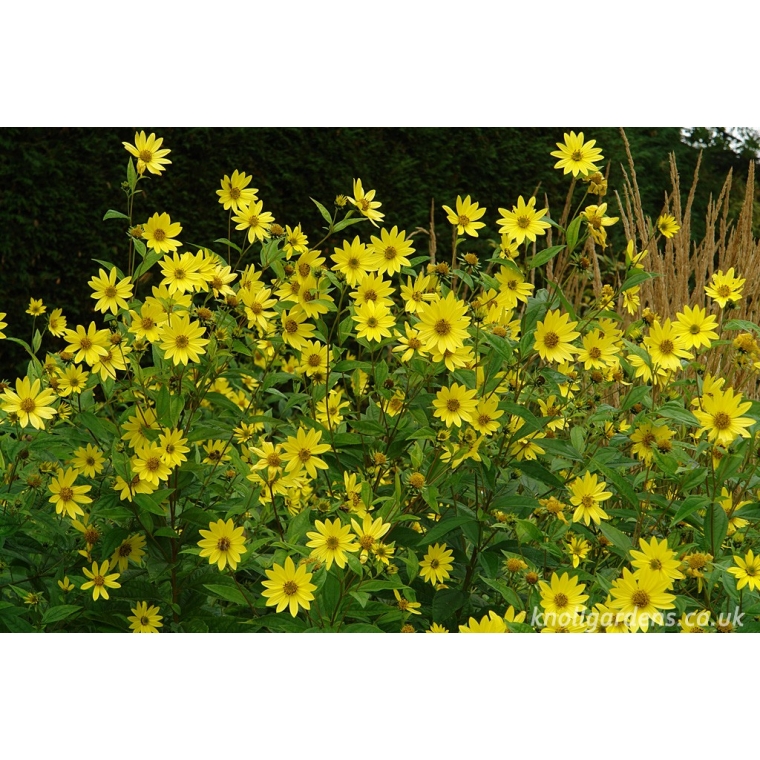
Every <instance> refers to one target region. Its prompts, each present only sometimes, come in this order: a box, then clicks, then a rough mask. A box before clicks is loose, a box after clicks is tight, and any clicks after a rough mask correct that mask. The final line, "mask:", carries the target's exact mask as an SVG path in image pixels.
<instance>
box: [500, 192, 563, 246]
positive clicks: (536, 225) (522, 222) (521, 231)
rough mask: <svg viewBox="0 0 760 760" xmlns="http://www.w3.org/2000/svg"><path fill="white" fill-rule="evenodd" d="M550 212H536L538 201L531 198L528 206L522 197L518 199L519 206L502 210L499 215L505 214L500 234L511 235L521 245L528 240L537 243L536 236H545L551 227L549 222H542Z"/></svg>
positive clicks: (545, 209)
mask: <svg viewBox="0 0 760 760" xmlns="http://www.w3.org/2000/svg"><path fill="white" fill-rule="evenodd" d="M548 211H549V209H548V208H542V209H541V210H540V211H536V199H535V198H531V199H530V200H529V201H528V203H527V204H526V203H525V201H524V200H523V197H522V195H521V196H520V197H519V198H518V199H517V205H516V206H512V210H511V211H508V210H507V209H505V208H500V209H499V213H501V214H503V216H502V218H501V219H499V224H500V225H501V226H500V227H499V232H500V233H502V234H506V235H510V236H511V237H512V238H513V239H514V240H515V242H516V243H517V244H518V245H520V244H521V243H522V242H523V241H524V240H525V239H526V238H527V239H528V240H530V241H531V243H535V242H536V235H545V234H546V230H547V229H549V227H551V225H550V224H549V222H544V221H541V220H542V219H543V218H544V217H545V216H546V214H547V212H548Z"/></svg>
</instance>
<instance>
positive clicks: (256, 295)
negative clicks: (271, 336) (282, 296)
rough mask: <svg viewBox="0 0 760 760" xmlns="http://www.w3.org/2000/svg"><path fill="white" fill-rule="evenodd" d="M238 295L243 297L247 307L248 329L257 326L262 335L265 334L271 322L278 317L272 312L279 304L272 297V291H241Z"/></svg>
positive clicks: (263, 289) (266, 289) (262, 289)
mask: <svg viewBox="0 0 760 760" xmlns="http://www.w3.org/2000/svg"><path fill="white" fill-rule="evenodd" d="M238 293H239V294H241V295H242V301H243V304H244V305H245V315H246V317H248V327H254V326H255V327H256V328H257V329H258V330H259V333H260V334H265V333H266V332H267V329H268V327H269V320H270V319H272V318H273V317H275V316H277V314H276V312H274V311H271V309H272V307H273V306H274V305H275V304H276V303H277V299H276V298H272V297H271V296H272V291H271V290H270V289H269V288H261V289H259V290H256V291H255V292H251V291H250V290H245V289H241V290H239V291H238Z"/></svg>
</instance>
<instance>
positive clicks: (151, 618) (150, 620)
mask: <svg viewBox="0 0 760 760" xmlns="http://www.w3.org/2000/svg"><path fill="white" fill-rule="evenodd" d="M131 609H132V613H133V614H132V615H131V616H129V617H128V618H127V620H129V622H130V623H131V625H130V626H129V627H130V628H131V629H132V633H158V630H157V629H158V628H163V626H164V624H163V623H162V622H161V621H162V620H163V619H164V618H163V616H162V615H159V614H158V612H159V609H160V608H159V607H154V606H153V605H151V606H150V607H148V603H147V602H138V603H137V606H136V607H132V608H131Z"/></svg>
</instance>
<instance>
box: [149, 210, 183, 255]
mask: <svg viewBox="0 0 760 760" xmlns="http://www.w3.org/2000/svg"><path fill="white" fill-rule="evenodd" d="M180 232H182V225H181V224H180V223H179V222H172V220H171V217H170V216H169V214H167V213H163V214H158V213H155V214H153V216H152V217H151V218H150V219H148V221H147V222H146V223H145V225H144V226H143V234H142V236H143V238H144V239H145V240H147V241H148V242H147V245H148V248H151V249H153V250H154V251H156V252H157V253H171V252H172V251H176V250H177V248H179V247H180V246H181V245H182V243H180V242H179V240H176V237H177V235H179V233H180Z"/></svg>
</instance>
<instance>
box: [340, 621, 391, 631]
mask: <svg viewBox="0 0 760 760" xmlns="http://www.w3.org/2000/svg"><path fill="white" fill-rule="evenodd" d="M340 630H341V631H342V632H343V633H383V629H382V628H378V627H377V626H376V625H371V624H370V623H351V625H347V626H346V627H345V628H341V629H340Z"/></svg>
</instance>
